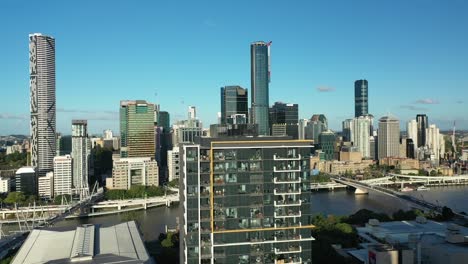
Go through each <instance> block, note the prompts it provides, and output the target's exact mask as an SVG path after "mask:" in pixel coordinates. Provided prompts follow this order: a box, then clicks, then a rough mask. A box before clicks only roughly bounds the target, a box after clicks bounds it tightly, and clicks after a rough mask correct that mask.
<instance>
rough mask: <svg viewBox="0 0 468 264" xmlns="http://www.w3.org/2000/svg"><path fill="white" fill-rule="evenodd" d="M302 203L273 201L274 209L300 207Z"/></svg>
mask: <svg viewBox="0 0 468 264" xmlns="http://www.w3.org/2000/svg"><path fill="white" fill-rule="evenodd" d="M301 204H302V201H301V200H299V201H275V206H276V207H283V206H300V205H301Z"/></svg>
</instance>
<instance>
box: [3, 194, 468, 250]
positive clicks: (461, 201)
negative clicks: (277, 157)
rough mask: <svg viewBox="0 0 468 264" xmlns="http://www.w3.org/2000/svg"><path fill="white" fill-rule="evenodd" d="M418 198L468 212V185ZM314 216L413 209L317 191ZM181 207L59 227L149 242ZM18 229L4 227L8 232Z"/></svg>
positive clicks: (385, 199) (383, 199)
mask: <svg viewBox="0 0 468 264" xmlns="http://www.w3.org/2000/svg"><path fill="white" fill-rule="evenodd" d="M407 194H409V195H413V196H415V197H417V198H423V199H425V200H427V201H430V202H433V203H439V204H440V205H446V206H448V207H450V208H452V209H453V210H455V211H457V212H461V211H465V212H468V203H467V202H466V201H467V198H468V186H454V187H432V188H431V189H430V190H427V191H414V192H409V193H407ZM311 199H312V205H311V207H312V213H313V214H316V213H317V214H318V213H322V214H325V215H327V214H334V215H349V214H353V213H355V212H356V211H358V210H359V209H363V208H365V209H369V210H372V211H375V212H382V213H387V214H392V213H393V212H395V211H397V210H398V209H404V210H408V209H410V208H409V206H408V205H407V204H406V202H402V201H401V200H399V199H396V198H392V197H389V196H386V195H383V194H378V193H374V192H371V193H370V194H369V195H355V194H354V193H353V191H351V190H345V189H339V190H335V191H319V192H317V191H314V192H313V193H312V198H311ZM178 212H179V205H175V206H173V207H170V208H167V207H157V208H152V209H148V210H146V211H143V210H140V211H133V212H127V213H121V214H115V215H107V216H99V217H90V218H81V219H71V220H65V221H62V222H59V223H57V224H56V226H76V225H79V224H88V223H90V224H103V225H110V224H116V223H120V222H123V221H129V220H136V221H137V223H138V224H139V226H140V229H141V231H142V232H143V235H144V239H145V241H152V240H155V239H157V238H158V236H159V233H161V232H164V230H165V226H166V225H168V226H169V227H170V228H173V227H175V226H176V217H177V216H178ZM15 227H16V226H12V225H8V226H3V229H4V232H6V231H8V230H12V229H17V228H15Z"/></svg>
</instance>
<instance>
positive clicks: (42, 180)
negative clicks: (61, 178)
mask: <svg viewBox="0 0 468 264" xmlns="http://www.w3.org/2000/svg"><path fill="white" fill-rule="evenodd" d="M37 191H38V194H39V197H40V198H43V199H51V198H52V197H53V196H54V172H53V171H50V172H48V173H47V174H46V176H42V177H39V178H38V188H37Z"/></svg>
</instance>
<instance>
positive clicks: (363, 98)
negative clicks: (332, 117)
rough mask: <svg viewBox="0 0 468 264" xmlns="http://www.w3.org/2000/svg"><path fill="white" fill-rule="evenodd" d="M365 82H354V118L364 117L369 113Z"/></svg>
mask: <svg viewBox="0 0 468 264" xmlns="http://www.w3.org/2000/svg"><path fill="white" fill-rule="evenodd" d="M368 90H369V87H368V83H367V80H357V81H355V82H354V117H359V116H364V115H367V114H368V113H369V105H368Z"/></svg>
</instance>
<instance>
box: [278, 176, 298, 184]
mask: <svg viewBox="0 0 468 264" xmlns="http://www.w3.org/2000/svg"><path fill="white" fill-rule="evenodd" d="M273 182H274V183H301V177H297V179H279V178H278V177H275V178H274V179H273Z"/></svg>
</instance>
